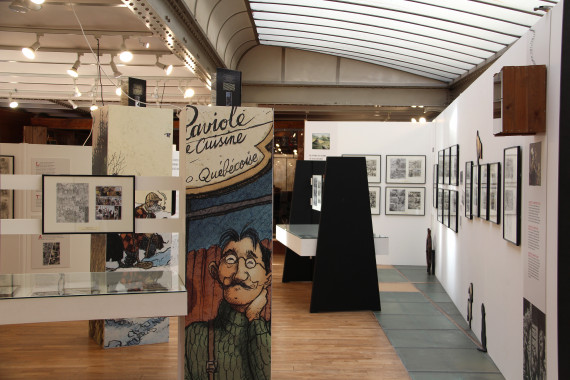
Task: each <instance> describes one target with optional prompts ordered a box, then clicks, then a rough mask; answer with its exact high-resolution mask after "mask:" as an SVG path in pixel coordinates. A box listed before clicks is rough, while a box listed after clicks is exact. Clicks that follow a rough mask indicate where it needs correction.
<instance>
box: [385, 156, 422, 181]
mask: <svg viewBox="0 0 570 380" xmlns="http://www.w3.org/2000/svg"><path fill="white" fill-rule="evenodd" d="M426 170H427V168H426V156H422V155H386V183H390V184H415V185H421V184H425V183H426Z"/></svg>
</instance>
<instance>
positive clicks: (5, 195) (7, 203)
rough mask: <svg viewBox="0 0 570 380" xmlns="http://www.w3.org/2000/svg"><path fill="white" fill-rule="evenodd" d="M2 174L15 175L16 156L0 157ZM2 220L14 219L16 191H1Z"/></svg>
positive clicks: (0, 212)
mask: <svg viewBox="0 0 570 380" xmlns="http://www.w3.org/2000/svg"><path fill="white" fill-rule="evenodd" d="M0 174H14V156H4V155H0ZM0 219H14V190H8V189H0Z"/></svg>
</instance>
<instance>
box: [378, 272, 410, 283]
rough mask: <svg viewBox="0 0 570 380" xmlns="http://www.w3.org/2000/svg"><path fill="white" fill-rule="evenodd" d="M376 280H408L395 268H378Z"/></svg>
mask: <svg viewBox="0 0 570 380" xmlns="http://www.w3.org/2000/svg"><path fill="white" fill-rule="evenodd" d="M378 282H408V280H406V278H405V277H404V276H402V275H401V274H400V273H398V271H397V270H395V269H378Z"/></svg>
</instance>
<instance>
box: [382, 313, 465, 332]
mask: <svg viewBox="0 0 570 380" xmlns="http://www.w3.org/2000/svg"><path fill="white" fill-rule="evenodd" d="M374 315H375V316H376V319H378V322H380V326H382V328H383V329H385V330H389V329H397V330H451V329H455V328H456V326H455V325H454V324H453V323H451V322H450V321H449V319H447V318H446V317H444V316H443V314H440V315H394V314H382V312H374Z"/></svg>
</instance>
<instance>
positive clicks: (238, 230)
mask: <svg viewBox="0 0 570 380" xmlns="http://www.w3.org/2000/svg"><path fill="white" fill-rule="evenodd" d="M180 120H181V122H180V123H181V124H180V125H181V145H180V146H181V151H182V149H185V150H184V152H185V163H186V169H185V170H186V171H185V173H184V174H183V175H184V176H185V179H186V193H187V204H186V209H187V213H186V220H187V226H186V228H187V235H186V236H187V241H186V252H187V257H186V288H187V292H188V315H187V316H186V323H185V366H184V367H185V378H186V379H208V377H209V374H210V373H211V372H212V373H213V374H214V378H219V379H234V378H240V379H269V378H270V374H271V306H270V305H271V278H272V273H271V254H272V244H271V242H272V240H271V239H272V204H271V202H272V196H271V193H272V188H273V185H272V169H271V168H272V164H271V147H272V140H273V111H272V110H271V109H262V108H237V107H233V108H232V107H188V108H187V109H186V110H185V112H183V113H182V115H181V118H180ZM183 126H184V128H185V133H183V131H184V130H183V129H182V128H183ZM182 139H184V140H182ZM210 336H211V338H210ZM210 341H212V342H213V343H212V344H210Z"/></svg>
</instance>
